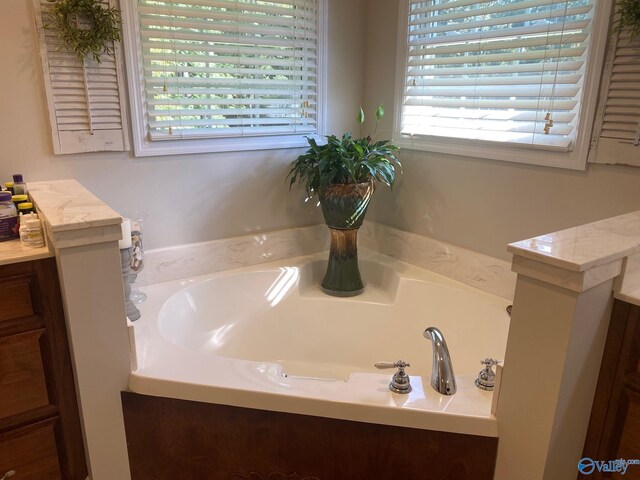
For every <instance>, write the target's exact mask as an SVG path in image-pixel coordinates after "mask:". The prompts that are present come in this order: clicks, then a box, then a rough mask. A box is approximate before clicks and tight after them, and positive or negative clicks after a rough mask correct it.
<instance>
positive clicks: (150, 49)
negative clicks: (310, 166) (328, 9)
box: [137, 0, 318, 142]
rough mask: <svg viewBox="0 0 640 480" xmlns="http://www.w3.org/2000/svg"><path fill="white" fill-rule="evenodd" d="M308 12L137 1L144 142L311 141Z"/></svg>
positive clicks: (263, 4) (312, 23) (308, 1)
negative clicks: (307, 138)
mask: <svg viewBox="0 0 640 480" xmlns="http://www.w3.org/2000/svg"><path fill="white" fill-rule="evenodd" d="M317 8H318V7H317V0H277V1H271V2H267V1H255V0H180V1H156V0H138V1H137V21H138V31H139V49H140V50H139V58H140V61H141V68H140V71H141V77H142V82H143V89H144V102H143V105H144V109H145V112H144V119H143V120H144V123H145V126H144V129H145V136H146V137H147V140H150V141H152V142H153V141H161V140H177V139H203V138H220V137H243V138H244V137H260V136H288V135H292V136H293V135H295V136H299V137H300V138H302V136H303V135H308V134H313V133H316V131H317V118H318V81H317V77H318V72H317V70H318V69H317V56H318V28H317V25H318V22H317V16H318V12H317Z"/></svg>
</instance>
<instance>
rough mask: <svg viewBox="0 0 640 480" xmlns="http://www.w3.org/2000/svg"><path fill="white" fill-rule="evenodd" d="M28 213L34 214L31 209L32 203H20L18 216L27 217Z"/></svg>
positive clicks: (34, 211)
mask: <svg viewBox="0 0 640 480" xmlns="http://www.w3.org/2000/svg"><path fill="white" fill-rule="evenodd" d="M30 213H36V210H35V209H34V208H33V203H31V202H22V203H19V204H18V215H29V214H30Z"/></svg>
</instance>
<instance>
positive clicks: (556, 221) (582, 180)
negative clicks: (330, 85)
mask: <svg viewBox="0 0 640 480" xmlns="http://www.w3.org/2000/svg"><path fill="white" fill-rule="evenodd" d="M367 11H368V19H367V33H366V35H367V39H366V45H367V49H366V54H367V57H366V59H365V65H366V69H365V84H364V92H365V93H364V94H365V103H366V105H368V106H369V108H372V107H373V106H374V105H375V104H377V103H379V102H384V104H385V105H386V107H387V111H388V112H389V115H387V117H386V118H385V125H384V128H386V129H390V128H391V122H392V116H393V115H392V112H393V108H392V106H393V104H394V88H395V87H394V85H395V76H394V75H395V66H396V45H397V43H396V35H397V31H398V0H368V8H367ZM386 133H387V134H388V135H390V130H388V131H387V132H386ZM400 158H401V160H402V162H403V166H404V175H402V176H401V178H400V179H399V181H398V183H397V185H396V188H394V190H393V192H389V191H383V189H379V190H378V192H377V193H376V196H375V197H374V200H373V202H372V205H371V207H370V209H369V212H370V213H369V215H370V217H369V218H371V219H375V220H377V221H379V222H382V223H386V224H389V225H391V226H394V227H396V228H400V229H403V230H409V231H411V232H415V233H419V234H423V235H429V236H432V237H435V238H437V239H440V240H444V241H447V242H450V243H453V244H456V245H460V246H463V247H467V248H470V249H473V250H477V251H479V252H482V253H486V254H489V255H493V256H496V257H501V258H505V259H506V258H509V257H510V256H509V255H507V253H506V250H505V245H506V244H507V243H509V242H513V241H516V240H521V239H524V238H528V237H531V236H534V235H539V234H543V233H547V232H552V231H555V230H558V229H562V228H567V227H571V226H574V225H578V224H581V223H586V222H590V221H594V220H597V219H601V218H604V217H608V216H612V215H617V214H620V213H625V212H630V211H633V210H638V209H640V168H631V167H623V166H606V165H597V166H589V168H588V170H587V171H586V172H573V171H568V170H560V169H551V168H542V167H533V166H526V165H517V164H510V163H504V162H497V161H490V160H481V159H475V158H465V157H457V156H453V155H442V154H434V153H427V152H417V151H408V150H405V151H403V152H402V154H401V156H400Z"/></svg>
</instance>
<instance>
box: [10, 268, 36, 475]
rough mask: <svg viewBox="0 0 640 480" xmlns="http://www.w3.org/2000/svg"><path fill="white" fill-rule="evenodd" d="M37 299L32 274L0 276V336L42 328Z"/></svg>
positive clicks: (33, 275)
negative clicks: (5, 332) (6, 332)
mask: <svg viewBox="0 0 640 480" xmlns="http://www.w3.org/2000/svg"><path fill="white" fill-rule="evenodd" d="M38 297H39V295H38V279H37V277H36V275H35V274H34V273H25V274H23V275H14V276H8V277H1V276H0V335H2V332H3V331H4V330H7V331H10V332H13V333H17V332H18V331H20V330H22V331H24V330H25V329H28V330H32V329H33V328H38V327H41V326H43V324H42V319H41V318H40V315H41V308H40V302H39V299H38ZM21 326H22V328H20V327H21ZM0 478H2V477H0Z"/></svg>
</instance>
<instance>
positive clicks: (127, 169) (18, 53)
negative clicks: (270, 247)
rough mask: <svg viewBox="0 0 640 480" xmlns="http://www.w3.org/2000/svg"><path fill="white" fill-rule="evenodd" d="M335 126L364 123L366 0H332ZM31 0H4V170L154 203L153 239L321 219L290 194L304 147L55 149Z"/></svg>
mask: <svg viewBox="0 0 640 480" xmlns="http://www.w3.org/2000/svg"><path fill="white" fill-rule="evenodd" d="M328 4H329V40H328V43H329V48H328V56H329V65H328V69H329V70H328V79H329V83H328V91H329V92H330V94H329V99H328V100H329V101H328V103H329V105H328V118H329V122H328V127H329V130H330V131H342V130H348V129H351V128H354V127H355V112H356V111H357V108H358V107H359V105H360V103H361V99H362V85H363V65H364V63H363V58H364V55H363V45H364V43H363V42H364V15H363V14H362V12H363V11H364V0H348V1H345V0H329V1H328ZM39 62H40V60H39V56H38V48H37V37H36V33H35V28H34V23H33V12H32V7H31V0H1V1H0V64H1V65H2V66H3V72H2V75H0V95H1V96H2V97H1V100H2V101H1V102H0V112H1V114H0V179H1V180H2V182H4V181H7V180H9V179H10V176H11V174H13V173H17V172H21V173H23V174H24V175H25V178H26V180H27V181H36V180H53V179H62V178H76V179H77V180H79V181H80V182H81V183H82V184H83V185H85V186H86V187H87V188H88V189H90V190H91V191H93V192H94V193H95V194H97V195H98V196H99V197H100V198H102V199H103V200H104V201H105V202H106V203H108V204H109V205H111V206H112V207H113V208H115V209H116V210H118V211H122V210H124V209H140V210H143V211H146V212H148V214H149V220H148V222H147V225H146V246H147V248H157V247H163V246H169V245H178V244H183V243H191V242H199V241H206V240H212V239H217V238H224V237H230V236H235V235H241V234H246V233H250V232H259V231H268V230H274V229H281V228H289V227H293V226H300V225H308V224H314V223H318V222H320V221H321V215H320V214H319V212H318V209H316V208H315V206H312V205H306V206H305V204H304V203H303V202H302V199H303V194H302V193H301V192H299V191H294V192H292V193H289V191H288V187H287V185H286V184H285V176H286V174H287V172H288V165H289V163H290V162H291V161H292V160H294V159H295V157H296V156H297V155H298V154H299V153H300V152H301V150H271V151H260V152H238V153H228V154H202V155H180V156H171V157H169V156H167V157H154V158H138V159H137V158H134V157H133V156H132V155H131V154H129V153H126V152H125V153H94V154H84V155H61V156H55V155H53V153H52V147H51V141H50V129H49V125H48V116H47V111H46V106H45V105H46V104H45V99H44V93H43V87H42V80H41V73H40V64H39Z"/></svg>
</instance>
